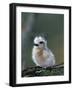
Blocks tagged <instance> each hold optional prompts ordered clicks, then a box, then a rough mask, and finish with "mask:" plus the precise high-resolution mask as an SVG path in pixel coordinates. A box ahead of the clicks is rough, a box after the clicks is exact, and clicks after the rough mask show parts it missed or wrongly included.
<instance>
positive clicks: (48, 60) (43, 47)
mask: <svg viewBox="0 0 73 90" xmlns="http://www.w3.org/2000/svg"><path fill="white" fill-rule="evenodd" d="M32 60H33V62H34V63H35V64H36V65H37V66H40V67H48V66H52V65H54V64H55V57H54V54H53V53H52V52H51V50H50V49H49V48H48V47H47V41H46V40H45V39H44V38H43V37H41V36H38V37H35V38H34V46H33V49H32Z"/></svg>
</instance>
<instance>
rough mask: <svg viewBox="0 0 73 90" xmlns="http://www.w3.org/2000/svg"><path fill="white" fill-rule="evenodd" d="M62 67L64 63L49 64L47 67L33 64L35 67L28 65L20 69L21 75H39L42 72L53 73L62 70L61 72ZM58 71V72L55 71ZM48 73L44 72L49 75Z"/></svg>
mask: <svg viewBox="0 0 73 90" xmlns="http://www.w3.org/2000/svg"><path fill="white" fill-rule="evenodd" d="M63 69H64V64H63V63H62V64H57V65H53V66H50V67H47V68H42V67H39V66H35V67H28V68H26V69H24V70H23V71H22V77H24V76H40V75H41V73H42V72H44V73H45V72H47V73H48V72H50V74H51V73H53V72H54V73H53V74H58V73H59V74H61V73H60V71H62V74H63V73H64V72H63V71H64V70H63ZM57 72H58V73H57ZM50 74H46V75H50ZM42 76H43V75H42Z"/></svg>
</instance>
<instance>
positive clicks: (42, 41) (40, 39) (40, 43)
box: [34, 36, 47, 48]
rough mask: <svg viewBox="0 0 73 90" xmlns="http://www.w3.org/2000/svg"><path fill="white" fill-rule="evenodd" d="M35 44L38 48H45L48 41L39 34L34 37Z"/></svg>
mask: <svg viewBox="0 0 73 90" xmlns="http://www.w3.org/2000/svg"><path fill="white" fill-rule="evenodd" d="M34 46H35V47H36V48H45V47H46V46H47V41H46V40H45V38H44V37H42V36H37V37H35V38H34Z"/></svg>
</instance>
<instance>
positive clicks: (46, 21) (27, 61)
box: [21, 12, 64, 71]
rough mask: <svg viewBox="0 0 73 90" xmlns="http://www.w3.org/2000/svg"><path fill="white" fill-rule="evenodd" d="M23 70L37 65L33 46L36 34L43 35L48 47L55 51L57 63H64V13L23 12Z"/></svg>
mask: <svg viewBox="0 0 73 90" xmlns="http://www.w3.org/2000/svg"><path fill="white" fill-rule="evenodd" d="M21 30H22V31H21V32H22V33H21V34H22V35H21V39H22V40H21V44H22V47H21V50H22V51H21V52H22V54H21V55H22V58H21V62H22V65H21V70H22V71H23V70H24V69H25V68H27V67H31V66H35V64H34V62H33V61H32V48H33V40H34V38H35V36H38V35H43V36H44V37H45V38H46V39H47V42H48V43H47V44H48V48H49V49H51V51H52V52H53V54H54V56H55V59H56V64H60V63H64V15H63V14H45V13H24V12H22V14H21Z"/></svg>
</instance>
